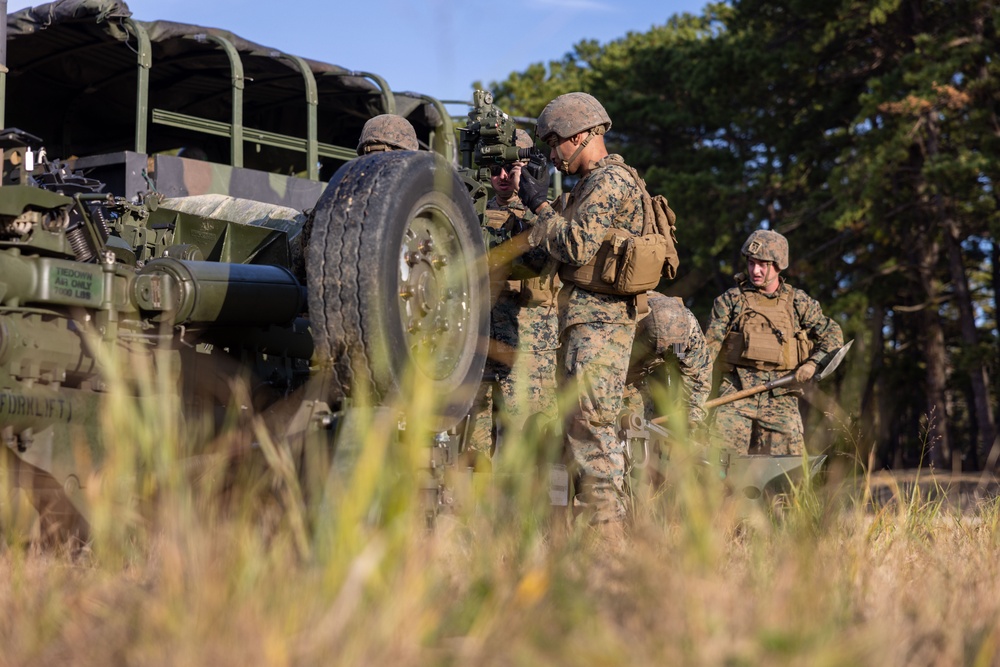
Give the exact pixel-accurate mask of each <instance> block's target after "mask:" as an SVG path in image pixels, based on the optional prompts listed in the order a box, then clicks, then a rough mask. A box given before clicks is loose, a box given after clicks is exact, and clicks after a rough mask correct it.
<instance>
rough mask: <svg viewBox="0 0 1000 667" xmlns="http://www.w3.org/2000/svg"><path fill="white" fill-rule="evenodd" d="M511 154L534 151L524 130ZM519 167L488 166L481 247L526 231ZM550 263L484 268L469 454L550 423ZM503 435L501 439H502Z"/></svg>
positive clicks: (540, 259) (539, 253)
mask: <svg viewBox="0 0 1000 667" xmlns="http://www.w3.org/2000/svg"><path fill="white" fill-rule="evenodd" d="M515 143H516V144H517V146H518V148H533V147H534V142H533V141H532V140H531V137H530V136H528V133H527V132H525V131H524V130H516V131H515ZM521 167H522V163H521V162H513V163H505V164H502V165H492V166H491V174H490V180H491V182H492V185H493V189H494V191H495V192H496V195H495V196H494V197H493V198H491V199H490V200H489V202H488V203H487V204H486V209H487V218H486V222H485V225H484V227H485V228H484V231H485V233H486V243H487V248H488V249H489V250H490V251H491V254H492V256H493V257H496V256H497V254H499V253H493V252H492V251H495V250H496V249H497V248H498V247H499V246H501V245H502V244H504V243H507V242H509V241H510V240H511V238H512V237H514V236H516V235H517V234H519V233H522V232H523V231H525V230H527V229H529V228H530V226H531V220H532V219H533V218H534V215H533V214H532V213H531V211H529V210H528V209H527V208H526V207H525V206H524V204H523V203H521V199H520V198H519V197H518V195H517V186H518V181H519V180H520V172H521ZM556 268H557V267H556V264H555V262H553V261H552V260H551V259H550V258H549V256H548V255H547V254H546V253H545V251H543V250H540V249H535V250H531V251H528V252H527V253H525V254H523V255H521V256H520V257H517V258H515V259H514V260H513V262H507V261H504V260H502V259H501V260H497V261H496V262H491V271H490V278H491V279H490V294H491V297H492V300H493V308H492V312H491V313H490V350H489V357H488V359H487V364H486V372H485V378H484V381H483V383H482V384H481V386H480V388H479V393H478V395H477V397H476V402H475V413H474V422H473V433H472V437H471V441H470V446H471V448H472V449H473V450H475V451H479V452H483V453H492V452H493V451H494V450H495V446H496V442H495V441H494V439H493V436H494V435H500V439H499V442H500V443H503V442H505V441H506V442H510V441H512V440H514V439H515V438H516V437H517V435H514V434H521V433H523V432H524V427H525V422H526V421H527V420H528V418H529V417H532V416H534V415H540V417H538V418H539V419H543V420H545V421H548V420H552V419H555V417H556V415H557V410H556V393H557V389H558V387H557V384H556V354H557V349H558V347H559V318H558V311H557V310H556V299H555V295H556V291H557V289H558V280H559V278H558V276H557V274H556ZM505 434H506V435H507V437H506V439H505V438H504V437H503V436H504V435H505Z"/></svg>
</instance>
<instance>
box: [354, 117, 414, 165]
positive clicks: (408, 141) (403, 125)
mask: <svg viewBox="0 0 1000 667" xmlns="http://www.w3.org/2000/svg"><path fill="white" fill-rule="evenodd" d="M419 149H420V144H419V143H418V142H417V133H416V131H415V130H414V129H413V126H412V125H411V124H410V121H408V120H406V119H405V118H403V117H402V116H397V115H396V114H391V113H384V114H381V115H379V116H374V117H373V118H369V119H368V120H367V121H365V126H364V127H363V128H361V136H360V137H359V139H358V155H367V154H368V153H376V152H379V151H415V150H419Z"/></svg>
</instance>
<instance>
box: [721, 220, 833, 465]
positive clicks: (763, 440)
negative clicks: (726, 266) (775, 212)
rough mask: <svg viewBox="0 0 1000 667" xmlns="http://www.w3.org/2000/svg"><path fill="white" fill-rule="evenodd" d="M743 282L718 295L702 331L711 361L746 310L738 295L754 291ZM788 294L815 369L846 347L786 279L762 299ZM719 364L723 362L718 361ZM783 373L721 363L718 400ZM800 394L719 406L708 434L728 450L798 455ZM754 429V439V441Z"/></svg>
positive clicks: (771, 394) (790, 390)
mask: <svg viewBox="0 0 1000 667" xmlns="http://www.w3.org/2000/svg"><path fill="white" fill-rule="evenodd" d="M751 238H752V237H751ZM742 278H743V276H742V274H741V275H740V276H737V282H738V284H737V286H736V287H732V288H730V289H729V290H727V291H726V292H725V293H723V294H722V295H721V296H719V297H718V298H717V299H716V300H715V303H714V305H713V306H712V318H711V321H710V322H709V325H708V329H706V331H705V342H706V344H707V345H708V351H709V354H710V355H711V358H712V359H716V358H717V357H718V355H719V351H720V350H721V349H722V342H723V341H724V340H725V337H726V334H727V332H728V331H730V330H735V326H736V323H737V322H739V320H740V316H741V315H742V313H743V308H744V301H743V298H742V297H741V293H742V292H743V291H749V290H755V291H756V288H755V287H754V286H753V285H752V284H750V282H749V281H747V280H745V279H742ZM788 292H791V293H792V309H793V311H794V316H795V318H796V322H797V326H798V328H800V329H804V330H806V331H807V332H808V335H809V338H810V340H812V341H813V343H814V347H813V350H812V353H811V354H810V356H809V361H812V362H814V363H816V364H817V365H818V364H819V362H820V361H821V360H822V359H823V358H824V357H825V356H826V355H827V354H829V353H830V352H833V351H835V350H837V349H838V348H839V347H841V346H842V345H843V344H844V337H843V333H842V332H841V330H840V325H839V324H837V322H836V321H835V320H833V319H831V318H829V317H827V316H826V315H824V314H823V310H822V308H821V307H820V305H819V303H818V302H817V301H816V300H815V299H813V298H811V297H810V296H809V295H808V294H806V293H805V292H803V291H802V290H800V289H796V288H793V287H792V286H791V285H789V284H787V283H786V282H785V281H784V279H782V280H781V285H780V286H779V287H778V289H776V290H775V291H774V293H773V294H770V295H765V296H766V297H768V298H778V296H779V295H781V294H782V293H788ZM718 363H723V362H722V360H721V359H720V360H719V362H718ZM787 373H788V371H768V370H757V369H754V368H748V367H745V366H730V365H729V364H725V367H724V368H723V375H722V383H721V385H720V387H719V395H720V396H725V395H726V394H729V393H732V392H735V391H740V390H742V389H748V388H750V387H755V386H758V385H761V384H764V383H765V382H769V381H771V380H775V379H777V378H779V377H781V376H783V375H786V374H787ZM800 393H801V391H800V390H798V389H797V388H795V387H794V386H792V387H779V388H777V389H772V390H770V391H766V392H762V393H760V394H756V395H754V396H750V397H747V398H744V399H740V400H738V401H733V402H732V403H727V404H725V405H720V406H719V407H718V408H716V410H715V416H714V422H713V425H712V429H711V437H712V441H713V443H715V444H717V445H719V446H728V447H732V448H734V449H736V450H737V452H738V453H742V454H747V453H749V454H773V455H778V454H801V453H802V451H803V448H804V440H803V434H802V430H803V429H802V415H801V413H800V412H799V404H798V396H799V394H800ZM754 428H756V430H757V435H756V436H754V437H753V438H752V437H751V435H752V432H753V430H754ZM751 442H752V443H753V448H752V449H751Z"/></svg>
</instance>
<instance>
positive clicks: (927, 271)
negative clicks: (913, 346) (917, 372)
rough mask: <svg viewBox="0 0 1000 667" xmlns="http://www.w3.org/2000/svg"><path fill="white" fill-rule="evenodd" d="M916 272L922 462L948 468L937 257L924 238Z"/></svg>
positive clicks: (945, 373) (931, 243)
mask: <svg viewBox="0 0 1000 667" xmlns="http://www.w3.org/2000/svg"><path fill="white" fill-rule="evenodd" d="M920 245H921V247H920V248H919V250H918V252H919V258H918V261H917V272H918V273H919V275H920V285H921V287H922V288H923V292H924V295H925V299H926V300H925V304H926V305H925V307H924V309H923V310H921V311H920V312H921V321H922V324H923V337H924V358H925V360H926V362H927V415H926V417H927V429H926V434H925V437H926V439H927V440H926V442H925V443H924V446H925V448H926V456H925V462H929V463H930V464H931V465H933V466H934V467H935V468H940V469H945V470H947V469H948V468H950V465H949V463H950V458H951V447H950V443H949V442H948V408H947V405H948V404H947V398H946V396H945V393H946V390H947V382H948V350H947V348H946V347H945V342H944V327H943V326H942V325H941V314H940V313H939V312H938V308H939V307H940V298H939V297H940V295H941V290H940V289H939V287H938V285H939V282H938V280H937V279H936V278H935V277H934V268H935V265H936V264H937V261H936V260H937V258H938V256H939V254H940V246H939V245H938V243H937V241H935V240H933V239H930V238H925V239H922V241H921V242H920Z"/></svg>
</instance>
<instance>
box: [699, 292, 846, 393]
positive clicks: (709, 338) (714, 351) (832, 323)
mask: <svg viewBox="0 0 1000 667" xmlns="http://www.w3.org/2000/svg"><path fill="white" fill-rule="evenodd" d="M741 277H742V276H737V281H738V284H737V286H736V287H731V288H729V289H728V290H726V291H725V292H724V293H723V294H722V295H721V296H719V297H718V298H717V299H716V300H715V303H714V304H713V306H712V319H711V321H710V322H709V324H708V328H707V329H706V330H705V342H706V344H707V345H708V352H709V355H710V357H711V358H712V359H713V360H714V359H716V358H717V357H718V356H719V352H720V351H721V349H722V343H723V341H724V340H725V338H726V334H727V333H728V332H729V331H731V330H733V327H734V325H735V323H736V322H737V321H738V320H739V318H740V315H741V314H742V313H743V307H744V303H743V299H742V298H741V297H740V294H741V293H742V292H744V291H749V290H756V288H755V287H754V286H753V285H752V284H751V283H750V282H749V281H747V280H745V279H744V280H740V278H741ZM787 292H792V295H793V296H792V309H793V311H794V314H795V319H796V323H797V325H798V327H799V328H800V329H804V330H806V331H807V332H808V335H809V338H810V340H812V341H813V343H814V347H813V350H812V353H811V354H810V355H809V361H814V362H816V363H817V364H818V363H819V362H820V361H821V360H822V359H823V358H824V357H825V356H826V355H827V354H829V353H830V352H833V351H835V350H836V349H838V348H839V347H841V346H842V345H843V344H844V334H843V332H841V330H840V325H839V324H837V322H836V320H834V319H832V318H829V317H827V316H826V315H824V314H823V309H822V308H821V307H820V305H819V302H818V301H816V300H815V299H813V298H812V297H810V296H809V295H808V294H806V293H805V292H803V291H802V290H800V289H797V288H794V287H792V286H791V285H789V284H788V283H786V282H785V281H784V279H782V280H781V285H780V287H778V289H777V290H775V291H774V293H773V294H769V295H765V296H768V297H769V298H777V297H778V295H779V294H782V293H787ZM785 374H787V371H762V370H756V369H753V368H747V367H743V366H738V367H735V368H733V369H731V375H735V376H736V378H738V379H739V386H737V387H736V388H737V389H746V388H747V387H751V386H755V385H758V384H762V383H764V382H768V381H770V380H773V379H777V378H778V377H780V376H782V375H785ZM736 378H733V377H731V378H730V381H733V380H735V379H736ZM733 384H736V382H733ZM788 391H794V389H774V390H772V393H773V394H774V395H776V396H777V395H780V394H784V393H787V392H788Z"/></svg>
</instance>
